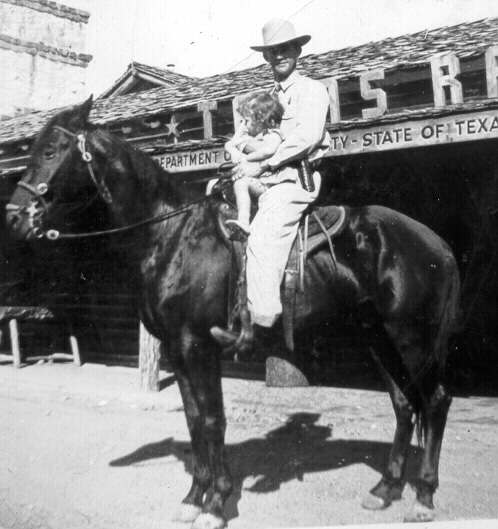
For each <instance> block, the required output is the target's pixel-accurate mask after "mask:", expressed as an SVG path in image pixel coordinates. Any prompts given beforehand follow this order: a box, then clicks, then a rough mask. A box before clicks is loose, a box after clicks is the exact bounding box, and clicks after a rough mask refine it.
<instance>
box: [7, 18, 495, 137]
mask: <svg viewBox="0 0 498 529" xmlns="http://www.w3.org/2000/svg"><path fill="white" fill-rule="evenodd" d="M497 35H498V18H491V19H483V20H478V21H476V22H469V23H463V24H458V25H455V26H449V27H443V28H439V29H434V30H424V31H420V32H418V33H415V34H411V35H404V36H401V37H396V38H388V39H385V40H382V41H379V42H371V43H368V44H363V45H361V46H354V47H348V48H344V49H341V50H332V51H329V52H326V53H321V54H313V55H307V56H304V57H302V58H301V59H300V62H299V69H300V70H301V71H303V72H305V73H306V74H307V75H309V76H310V77H312V78H315V79H320V78H326V77H332V76H334V77H338V78H342V79H348V78H355V77H357V76H358V75H359V74H361V73H362V72H364V71H367V70H371V69H374V68H383V69H385V70H386V71H389V70H399V69H404V68H414V67H421V66H422V65H424V64H428V63H429V61H430V59H431V57H433V56H434V55H436V54H438V53H442V52H452V53H455V54H456V55H457V56H458V57H460V58H461V59H462V58H470V57H477V56H480V55H482V54H483V53H485V51H486V50H487V49H488V48H489V47H490V46H493V45H496V44H497ZM271 84H272V75H271V71H270V69H269V67H268V66H267V65H265V64H264V65H261V66H257V67H255V68H250V69H246V70H240V71H235V72H230V73H226V74H222V75H214V76H211V77H205V78H201V79H193V80H189V81H187V82H185V83H182V84H180V85H175V86H168V87H161V88H156V89H152V90H148V91H146V92H140V93H135V94H129V95H124V96H117V97H114V98H111V99H99V100H97V101H95V103H94V107H93V109H92V114H91V120H92V122H93V123H95V124H97V125H105V124H111V123H113V124H114V123H119V122H123V121H127V120H130V119H133V118H138V117H140V118H144V117H148V116H152V115H155V114H158V113H163V112H172V111H174V110H179V109H181V108H186V107H193V106H195V105H196V104H197V103H199V102H201V101H206V100H217V101H223V100H230V99H232V98H233V97H234V96H236V95H238V94H241V93H245V92H250V91H252V90H255V89H264V88H268V87H269V86H271ZM58 110H60V109H55V110H51V111H44V112H35V113H32V114H27V115H24V116H20V117H17V118H12V119H10V120H7V121H4V122H0V143H10V142H15V141H19V140H22V139H29V138H32V137H33V136H34V135H36V133H37V132H38V131H39V130H40V128H41V127H42V126H43V124H44V123H45V122H46V121H47V120H48V119H49V118H50V117H51V116H53V115H54V114H55V113H56V112H57V111H58Z"/></svg>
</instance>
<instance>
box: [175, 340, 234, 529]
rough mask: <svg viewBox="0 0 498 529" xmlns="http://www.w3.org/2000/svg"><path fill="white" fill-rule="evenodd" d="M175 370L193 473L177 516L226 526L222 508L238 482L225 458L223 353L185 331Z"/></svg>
mask: <svg viewBox="0 0 498 529" xmlns="http://www.w3.org/2000/svg"><path fill="white" fill-rule="evenodd" d="M175 374H176V376H177V381H178V385H179V387H180V392H181V394H182V398H183V402H184V407H185V415H186V418H187V424H188V428H189V431H190V436H191V440H192V457H193V474H194V475H193V481H192V487H191V489H190V491H189V493H188V494H187V496H186V497H185V499H184V500H183V502H182V505H181V507H180V511H179V513H178V515H177V517H176V518H177V519H179V520H182V521H185V522H188V521H194V524H193V526H192V527H193V529H196V528H199V529H200V528H202V529H221V528H223V527H226V520H225V517H224V514H223V508H224V505H225V502H226V500H227V498H228V497H229V496H230V494H231V492H232V488H233V486H232V478H231V476H230V471H229V469H228V465H227V463H226V461H225V450H224V443H225V428H226V420H225V415H224V409H223V397H222V388H221V361H220V355H219V354H217V351H216V350H214V349H213V347H212V346H211V345H210V344H209V345H208V344H206V343H203V342H202V341H200V340H195V338H194V337H193V336H192V335H191V334H190V333H189V332H186V331H184V333H183V337H182V344H181V355H179V357H178V358H177V359H176V361H175ZM208 489H210V490H209V494H208V497H207V499H206V500H205V502H204V503H203V499H204V495H205V493H206V492H207V491H208Z"/></svg>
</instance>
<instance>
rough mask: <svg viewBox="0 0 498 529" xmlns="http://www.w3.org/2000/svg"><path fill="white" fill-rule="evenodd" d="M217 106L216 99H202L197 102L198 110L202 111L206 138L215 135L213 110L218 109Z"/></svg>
mask: <svg viewBox="0 0 498 529" xmlns="http://www.w3.org/2000/svg"><path fill="white" fill-rule="evenodd" d="M217 108H218V104H217V103H216V101H201V102H200V103H198V104H197V110H198V111H199V112H202V120H203V123H204V138H205V139H209V138H212V137H213V116H212V114H211V110H216V109H217Z"/></svg>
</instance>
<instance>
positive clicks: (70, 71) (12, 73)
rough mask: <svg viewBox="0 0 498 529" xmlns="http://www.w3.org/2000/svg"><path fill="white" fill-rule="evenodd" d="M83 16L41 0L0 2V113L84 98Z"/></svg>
mask: <svg viewBox="0 0 498 529" xmlns="http://www.w3.org/2000/svg"><path fill="white" fill-rule="evenodd" d="M89 16H90V15H89V13H88V12H86V11H81V10H79V9H76V8H73V7H67V6H64V5H61V4H57V3H55V2H47V1H46V0H0V64H2V78H1V80H0V116H2V115H3V116H12V115H16V114H20V113H24V112H28V111H31V110H44V109H49V108H55V107H60V106H64V105H66V104H71V103H74V102H78V101H80V100H81V99H82V98H83V97H84V88H85V81H86V67H87V66H88V63H89V62H90V60H91V56H90V55H87V54H86V53H85V51H86V50H85V48H86V29H87V23H88V18H89Z"/></svg>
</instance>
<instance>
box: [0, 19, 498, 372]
mask: <svg viewBox="0 0 498 529" xmlns="http://www.w3.org/2000/svg"><path fill="white" fill-rule="evenodd" d="M497 35H498V19H496V18H495V19H486V20H479V21H476V22H470V23H465V24H459V25H456V26H452V27H444V28H440V29H436V30H431V31H426V30H424V31H422V32H419V33H416V34H412V35H406V36H402V37H397V38H392V39H386V40H383V41H380V42H375V43H368V44H365V45H362V46H357V47H350V48H346V49H343V50H333V51H330V52H327V53H322V54H318V55H307V56H304V57H302V58H301V59H300V62H299V68H300V70H301V71H303V72H304V73H306V74H307V75H308V76H310V77H313V78H315V79H319V80H321V81H322V82H323V83H324V84H325V85H326V86H327V89H328V92H329V95H330V113H329V121H328V128H329V131H330V134H331V137H332V147H331V149H330V152H329V153H328V156H327V159H326V162H325V164H324V165H325V170H326V172H327V175H328V176H327V177H326V179H325V185H324V190H323V197H322V199H323V200H324V201H331V202H335V203H345V204H350V205H359V204H371V203H377V204H384V205H387V206H390V207H394V208H395V209H398V210H401V211H403V212H405V213H406V214H408V215H411V216H413V217H414V218H416V219H418V220H420V221H421V222H423V223H425V224H427V225H429V226H430V227H432V228H433V229H434V230H435V231H436V232H438V233H439V234H441V235H442V236H443V237H444V238H445V239H446V240H447V241H448V242H449V243H450V244H451V245H452V247H453V249H454V251H455V253H456V255H457V258H458V261H459V264H460V267H461V273H462V282H463V296H462V328H463V332H462V334H461V336H460V338H459V343H458V345H457V349H456V352H455V353H454V354H453V355H452V359H453V362H455V363H457V362H460V363H461V364H462V366H464V367H465V366H467V365H472V370H473V372H470V378H469V380H471V381H475V380H477V379H479V380H483V377H484V378H486V377H488V378H486V380H488V379H489V380H491V378H490V377H491V375H493V376H495V375H496V374H497V363H496V360H495V359H494V351H495V350H496V347H497V346H498V335H497V333H496V331H495V327H496V321H497V316H498V314H497V312H498V311H497V303H496V299H497V295H498V281H497V279H498V278H497V274H496V253H497V251H498V243H497V240H498V238H497V235H498V230H497V227H498V225H497V221H498V174H497V172H498V149H497V144H498V142H497V139H498V42H497ZM147 68H148V67H145V66H144V65H140V67H139V68H137V65H135V66H133V64H132V65H130V68H129V70H128V72H127V73H125V75H124V76H123V77H122V79H121V81H118V82H117V84H116V85H115V86H114V87H111V88H110V89H109V90H108V91H107V92H106V93H105V94H104V97H102V98H99V99H97V100H96V101H95V104H94V108H93V111H92V114H91V120H92V122H94V123H95V124H98V125H102V126H106V127H108V128H109V129H110V130H111V131H113V132H114V133H116V134H118V135H119V136H121V137H123V138H125V139H126V140H128V141H131V142H133V143H134V144H136V145H137V146H139V147H140V148H142V149H144V150H145V151H146V152H148V153H149V154H150V155H151V156H153V157H154V158H156V159H157V160H158V162H159V163H160V164H161V165H162V166H163V167H164V168H165V169H167V170H168V171H171V172H174V173H177V174H178V177H179V178H180V179H181V180H184V181H189V182H193V181H195V180H198V179H200V178H201V177H204V176H210V175H213V174H215V172H216V169H217V168H218V167H219V165H220V164H221V163H223V162H224V161H225V160H226V155H225V153H224V151H223V143H224V141H225V139H224V138H225V137H226V136H227V135H230V134H231V133H232V132H233V129H234V122H236V121H237V120H238V116H237V113H236V111H235V110H234V109H235V108H236V104H234V98H235V99H236V98H237V96H240V95H242V94H245V93H247V92H250V91H253V90H255V89H267V88H269V87H270V86H271V85H272V76H271V72H270V69H269V67H268V66H267V65H262V66H259V67H256V68H251V69H248V70H242V71H236V72H231V73H228V74H223V75H216V76H212V77H208V78H202V79H191V78H185V77H182V78H176V79H171V78H170V79H169V80H166V81H164V80H163V81H164V82H160V83H157V79H156V80H155V81H154V82H156V83H157V84H161V86H158V87H156V88H150V84H147V83H150V82H151V77H150V76H148V74H145V73H144V72H145V71H146V70H147ZM137 72H141V73H140V75H145V76H148V77H147V78H145V77H144V78H140V77H137V75H138V74H137ZM149 73H150V70H149ZM170 80H172V82H169V81H170ZM142 82H143V83H144V84H141V83H142ZM153 84H154V83H153ZM140 87H142V88H144V89H145V90H144V91H140V90H141V88H140ZM55 112H56V110H52V111H47V112H39V113H33V114H29V115H26V116H23V117H18V118H14V119H11V120H8V121H5V122H3V123H1V126H0V149H1V150H0V176H1V185H2V199H3V200H4V201H5V200H7V199H8V197H9V194H10V193H11V192H12V189H13V186H14V185H15V182H16V181H17V179H18V178H19V176H20V174H21V172H22V170H23V167H24V165H25V163H26V159H27V153H28V150H29V146H30V144H31V142H32V141H33V138H34V136H35V135H36V133H37V131H38V130H39V129H40V128H41V126H42V125H43V124H44V123H45V122H46V121H47V119H48V118H49V117H50V116H51V115H53V114H54V113H55ZM192 190H193V193H196V192H202V189H201V188H198V187H196V185H195V184H192ZM3 237H4V240H5V242H4V244H3V248H5V252H6V254H9V255H8V256H7V257H4V261H6V263H5V264H4V266H3V269H5V271H4V270H1V272H2V273H4V275H5V278H6V279H5V281H14V280H13V279H12V278H11V277H10V276H9V274H11V275H13V276H15V275H16V274H18V275H19V274H20V273H21V271H22V274H24V276H26V277H27V279H26V277H25V278H24V285H25V286H26V285H27V284H28V283H30V284H40V283H41V284H42V285H44V288H45V290H49V292H47V293H46V294H43V295H41V293H42V292H43V290H44V289H43V288H41V289H38V290H37V295H36V296H34V294H33V292H30V293H29V295H30V296H32V298H33V302H36V301H37V300H39V301H40V302H43V303H51V302H52V303H54V302H56V303H61V304H62V305H64V303H66V306H67V307H68V310H69V309H70V310H71V311H73V312H74V317H75V321H76V322H77V323H78V324H79V325H80V326H81V329H80V335H82V336H85V337H87V338H88V339H87V343H86V344H85V346H84V348H83V357H84V358H85V356H86V357H87V358H92V357H94V356H95V355H96V354H97V353H98V354H99V355H100V356H102V355H104V356H105V357H106V358H108V359H109V361H110V359H112V358H118V359H119V360H120V361H122V360H123V357H124V358H136V354H137V353H136V352H137V349H136V344H137V336H138V321H137V317H136V313H135V312H134V310H133V309H132V308H131V305H130V304H129V299H128V298H129V293H128V290H127V285H126V280H125V279H124V278H120V277H119V275H120V274H119V269H118V268H117V265H116V264H115V263H114V261H113V259H112V255H110V254H109V250H108V249H107V245H106V244H102V248H100V249H98V251H94V250H93V249H92V252H88V248H85V247H81V246H80V247H77V246H76V245H66V246H65V247H62V245H53V244H52V243H48V242H45V243H44V242H41V243H40V244H39V245H37V247H35V248H33V247H30V248H25V247H23V245H19V244H18V243H13V242H12V241H8V240H6V239H5V235H4V236H3ZM50 245H52V246H50ZM49 246H50V248H49ZM83 246H84V245H83ZM48 253H50V255H53V256H54V257H53V259H52V258H51V259H50V261H48V260H47V255H48ZM26 255H28V256H29V257H26ZM33 255H34V256H35V257H33ZM28 261H29V263H28ZM48 262H49V266H47V263H48ZM9 263H10V265H11V266H10V267H9ZM32 263H36V266H27V265H28V264H29V265H31V264H32ZM11 268H12V269H13V270H11ZM22 274H21V275H22ZM47 277H48V280H47ZM49 283H50V284H53V289H52V291H50V289H47V288H46V287H47V286H48V284H49ZM61 285H64V288H62V287H61ZM27 290H30V289H27ZM27 290H25V295H28V294H26V292H27ZM31 290H33V289H31ZM43 296H45V298H44V299H42V298H43ZM35 297H37V298H38V299H34V298H35ZM474 375H475V376H474Z"/></svg>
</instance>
